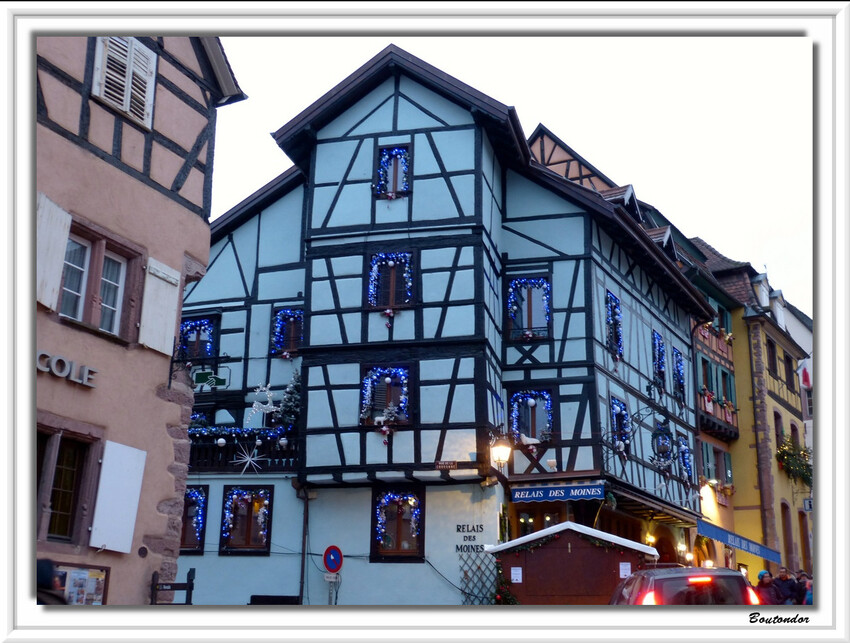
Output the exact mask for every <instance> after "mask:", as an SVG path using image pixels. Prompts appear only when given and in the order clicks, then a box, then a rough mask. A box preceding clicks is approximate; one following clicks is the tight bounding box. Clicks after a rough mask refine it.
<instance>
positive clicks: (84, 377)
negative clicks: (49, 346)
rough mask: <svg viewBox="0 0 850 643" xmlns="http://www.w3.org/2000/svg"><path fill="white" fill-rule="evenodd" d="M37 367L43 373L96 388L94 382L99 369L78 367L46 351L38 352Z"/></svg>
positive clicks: (70, 361) (74, 363) (64, 358)
mask: <svg viewBox="0 0 850 643" xmlns="http://www.w3.org/2000/svg"><path fill="white" fill-rule="evenodd" d="M35 367H36V368H37V369H38V370H39V371H41V372H42V373H50V374H51V375H55V376H56V377H61V378H63V379H67V380H68V381H69V382H75V383H76V384H82V385H83V386H88V387H89V388H94V387H95V384H94V382H93V381H92V380H93V379H94V376H95V373H97V369H94V368H92V367H91V366H85V365H81V366H77V364H76V362H74V361H72V360H69V359H68V358H66V357H62V356H61V355H51V354H50V353H45V352H44V351H38V354H37V355H36V357H35Z"/></svg>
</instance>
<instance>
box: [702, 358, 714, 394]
mask: <svg viewBox="0 0 850 643" xmlns="http://www.w3.org/2000/svg"><path fill="white" fill-rule="evenodd" d="M699 363H700V377H701V378H702V379H701V381H700V384H701V385H702V386H703V387H704V388H705V389H707V390H709V391H713V390H714V381H713V379H712V377H711V362H709V361H708V360H707V359H706V358H705V357H700V359H699Z"/></svg>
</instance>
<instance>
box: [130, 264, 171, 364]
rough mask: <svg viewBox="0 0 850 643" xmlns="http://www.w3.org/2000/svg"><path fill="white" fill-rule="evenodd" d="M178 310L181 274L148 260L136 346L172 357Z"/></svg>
mask: <svg viewBox="0 0 850 643" xmlns="http://www.w3.org/2000/svg"><path fill="white" fill-rule="evenodd" d="M179 309H180V273H179V272H178V271H176V270H174V269H173V268H170V267H169V266H166V265H165V264H164V263H162V262H160V261H157V260H156V259H154V258H153V257H151V258H149V259H148V268H147V275H146V276H145V291H144V299H143V301H142V319H141V323H140V327H139V343H141V344H144V345H145V346H147V347H148V348H152V349H154V350H157V351H159V352H160V353H165V354H166V355H171V354H172V352H173V350H174V337H175V332H176V329H177V313H178V311H179Z"/></svg>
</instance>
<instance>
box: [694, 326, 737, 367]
mask: <svg viewBox="0 0 850 643" xmlns="http://www.w3.org/2000/svg"><path fill="white" fill-rule="evenodd" d="M697 336H698V337H699V338H700V340H701V341H702V344H703V345H704V346H706V347H707V348H708V349H710V351H711V352H714V353H715V354H717V355H721V356H723V357H725V358H726V359H732V342H733V341H734V339H733V337H732V333H727V332H726V329H725V328H715V327H714V326H712V325H711V324H703V325H702V326H700V327H699V331H698V332H697Z"/></svg>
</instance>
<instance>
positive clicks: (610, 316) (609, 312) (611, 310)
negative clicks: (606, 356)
mask: <svg viewBox="0 0 850 643" xmlns="http://www.w3.org/2000/svg"><path fill="white" fill-rule="evenodd" d="M605 325H606V327H607V329H608V342H607V343H608V350H609V351H610V352H611V355H613V356H614V359H615V360H616V361H620V360H621V359H623V314H622V312H620V300H619V299H618V298H617V297H615V296H614V295H613V294H611V293H610V292H608V291H606V297H605Z"/></svg>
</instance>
